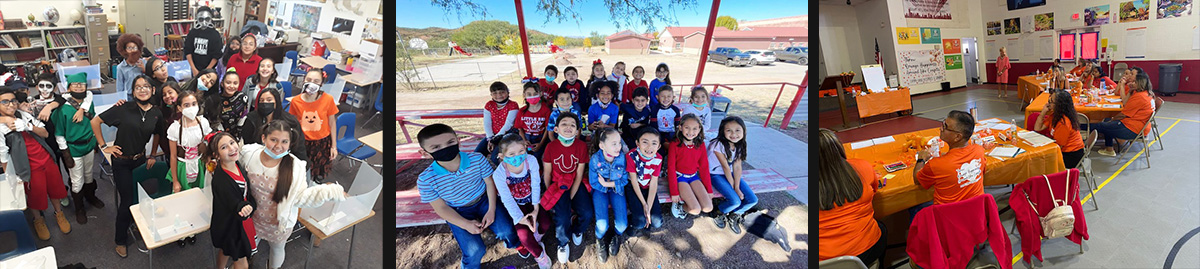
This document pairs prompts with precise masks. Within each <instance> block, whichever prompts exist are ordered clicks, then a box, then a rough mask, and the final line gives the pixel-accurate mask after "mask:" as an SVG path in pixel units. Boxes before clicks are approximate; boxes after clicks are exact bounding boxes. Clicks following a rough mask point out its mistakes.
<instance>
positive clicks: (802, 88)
mask: <svg viewBox="0 0 1200 269" xmlns="http://www.w3.org/2000/svg"><path fill="white" fill-rule="evenodd" d="M799 87H800V88H799V89H797V91H796V97H795V98H792V106H790V107H788V110H787V114H784V115H783V124H780V125H779V129H780V130H786V129H787V127H788V123H789V122H791V121H792V114H795V113H796V106H799V105H800V98H802V97H804V91H805V90H807V89H808V74H805V75H804V82H801V83H800V86H799ZM780 92H782V91H780Z"/></svg>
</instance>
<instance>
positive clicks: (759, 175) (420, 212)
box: [396, 161, 1061, 228]
mask: <svg viewBox="0 0 1200 269" xmlns="http://www.w3.org/2000/svg"><path fill="white" fill-rule="evenodd" d="M1060 162H1061V161H1060ZM742 180H744V181H746V182H747V183H748V184H749V185H750V189H753V190H754V192H755V193H767V192H775V191H786V190H794V189H796V187H797V186H796V184H795V183H793V182H791V181H789V180H788V179H787V178H785V177H783V176H782V175H780V174H779V173H778V172H776V171H775V170H774V169H752V170H746V171H742ZM659 183H660V185H665V184H666V180H660V181H659ZM713 197H721V193H719V192H713ZM670 199H671V196H670V194H668V193H667V192H666V186H660V187H659V193H658V200H659V201H660V202H664V203H665V202H669V201H670ZM445 222H446V220H443V219H442V218H441V217H439V216H438V215H437V213H436V212H434V211H433V206H431V205H429V204H428V203H422V202H421V194H420V192H419V191H418V190H417V189H415V188H414V189H411V190H404V191H396V228H404V227H416V226H425V225H434V224H442V223H445Z"/></svg>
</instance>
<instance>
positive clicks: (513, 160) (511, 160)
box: [504, 154, 529, 166]
mask: <svg viewBox="0 0 1200 269" xmlns="http://www.w3.org/2000/svg"><path fill="white" fill-rule="evenodd" d="M525 156H529V154H521V155H517V156H512V157H504V163H507V164H508V165H512V166H521V163H524V162H525Z"/></svg>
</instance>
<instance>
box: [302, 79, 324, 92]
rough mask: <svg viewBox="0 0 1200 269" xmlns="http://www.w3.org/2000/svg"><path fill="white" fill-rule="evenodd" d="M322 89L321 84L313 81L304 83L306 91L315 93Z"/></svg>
mask: <svg viewBox="0 0 1200 269" xmlns="http://www.w3.org/2000/svg"><path fill="white" fill-rule="evenodd" d="M320 90H321V85H318V84H316V83H312V82H306V83H304V93H307V94H314V93H317V92H318V91H320Z"/></svg>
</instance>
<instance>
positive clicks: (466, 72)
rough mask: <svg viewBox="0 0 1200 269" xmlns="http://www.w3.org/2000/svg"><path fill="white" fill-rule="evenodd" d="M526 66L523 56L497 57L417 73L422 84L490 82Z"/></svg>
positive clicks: (539, 58) (541, 56) (542, 56)
mask: <svg viewBox="0 0 1200 269" xmlns="http://www.w3.org/2000/svg"><path fill="white" fill-rule="evenodd" d="M551 56H552V55H550V54H532V55H530V56H529V60H530V62H534V63H536V62H538V61H542V60H545V59H549V58H550V57H551ZM524 65H525V59H524V58H522V57H521V55H496V56H491V57H480V58H474V59H469V60H463V61H458V62H453V63H446V64H439V65H433V66H428V67H424V66H418V67H417V73H418V81H421V82H443V81H447V82H448V81H489V80H495V79H496V78H498V77H500V76H502V75H505V74H508V73H511V72H513V71H517V70H521V69H522V68H524ZM541 71H542V70H534V74H537V75H538V76H541ZM581 77H582V76H581Z"/></svg>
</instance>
